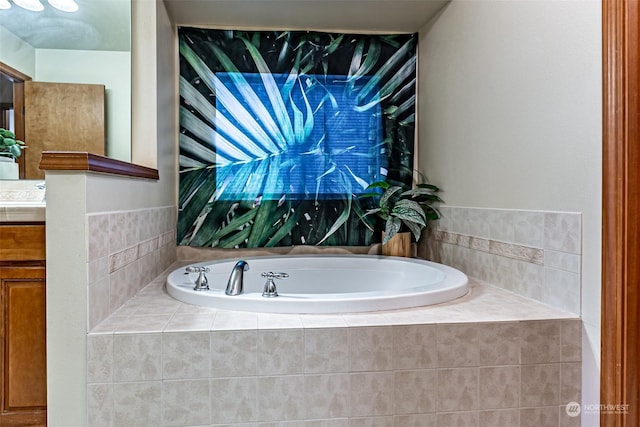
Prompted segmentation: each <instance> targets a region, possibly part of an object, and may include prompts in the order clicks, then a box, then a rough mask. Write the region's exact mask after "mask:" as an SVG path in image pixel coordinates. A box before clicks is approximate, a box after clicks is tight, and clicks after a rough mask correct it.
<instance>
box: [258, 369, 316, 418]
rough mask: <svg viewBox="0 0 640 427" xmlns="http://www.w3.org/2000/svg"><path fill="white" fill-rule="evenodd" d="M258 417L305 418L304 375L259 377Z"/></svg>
mask: <svg viewBox="0 0 640 427" xmlns="http://www.w3.org/2000/svg"><path fill="white" fill-rule="evenodd" d="M257 407H258V419H259V420H260V421H286V420H302V419H304V416H305V415H304V413H305V408H304V376H302V375H287V376H280V377H258V402H257Z"/></svg>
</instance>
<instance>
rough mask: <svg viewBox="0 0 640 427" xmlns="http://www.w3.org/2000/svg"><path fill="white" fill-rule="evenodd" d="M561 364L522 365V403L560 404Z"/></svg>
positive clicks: (530, 404)
mask: <svg viewBox="0 0 640 427" xmlns="http://www.w3.org/2000/svg"><path fill="white" fill-rule="evenodd" d="M559 400H560V364H559V363H553V364H546V365H522V367H521V370H520V405H521V406H523V407H527V406H551V405H558V404H560V401H559Z"/></svg>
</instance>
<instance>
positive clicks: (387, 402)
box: [349, 372, 393, 417]
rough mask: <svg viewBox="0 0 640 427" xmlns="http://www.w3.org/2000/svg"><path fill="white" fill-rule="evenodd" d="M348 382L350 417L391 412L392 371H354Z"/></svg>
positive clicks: (388, 413) (389, 413)
mask: <svg viewBox="0 0 640 427" xmlns="http://www.w3.org/2000/svg"><path fill="white" fill-rule="evenodd" d="M350 382H351V390H350V394H349V396H350V397H349V405H350V410H351V416H352V417H366V416H376V415H392V414H393V372H362V373H354V374H351V375H350Z"/></svg>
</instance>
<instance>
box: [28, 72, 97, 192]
mask: <svg viewBox="0 0 640 427" xmlns="http://www.w3.org/2000/svg"><path fill="white" fill-rule="evenodd" d="M104 90H105V88H104V85H95V84H77V83H47V82H34V81H27V82H24V141H25V142H26V144H27V147H28V148H27V149H25V150H24V157H25V168H26V170H25V178H27V179H41V178H44V171H41V170H40V169H39V167H38V166H39V164H40V158H41V157H42V152H43V151H85V152H88V153H93V154H99V155H104V153H105V110H104V109H105V96H104Z"/></svg>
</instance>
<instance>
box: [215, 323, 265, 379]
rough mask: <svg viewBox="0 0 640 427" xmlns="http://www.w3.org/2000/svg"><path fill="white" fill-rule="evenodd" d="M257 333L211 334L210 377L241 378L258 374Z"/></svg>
mask: <svg viewBox="0 0 640 427" xmlns="http://www.w3.org/2000/svg"><path fill="white" fill-rule="evenodd" d="M257 348H258V331H255V330H254V331H251V330H246V331H214V332H211V375H212V376H213V377H243V376H252V375H257V373H258V356H257Z"/></svg>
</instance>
